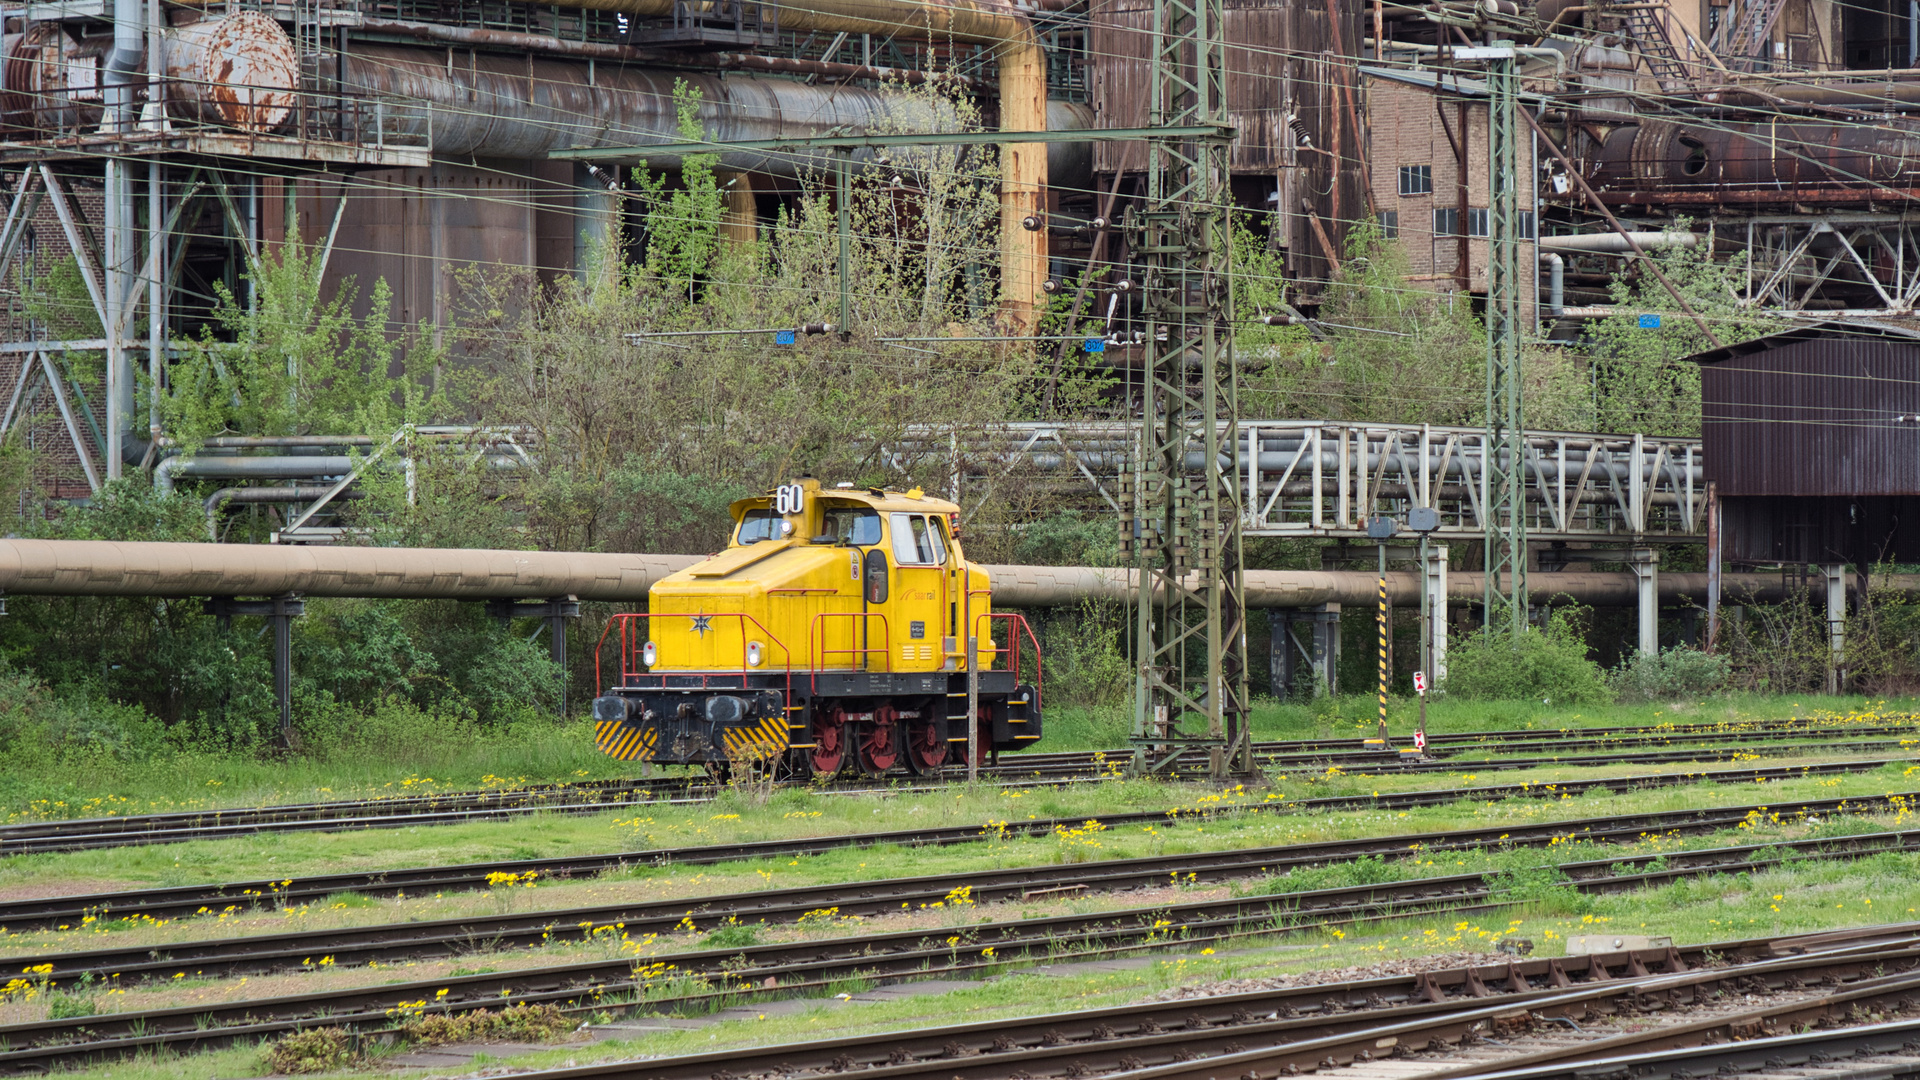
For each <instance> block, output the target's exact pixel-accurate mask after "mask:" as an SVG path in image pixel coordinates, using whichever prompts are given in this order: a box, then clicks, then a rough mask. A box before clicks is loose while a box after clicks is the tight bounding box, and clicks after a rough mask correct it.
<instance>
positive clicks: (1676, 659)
mask: <svg viewBox="0 0 1920 1080" xmlns="http://www.w3.org/2000/svg"><path fill="white" fill-rule="evenodd" d="M1732 671H1733V667H1732V665H1731V664H1729V663H1728V662H1727V658H1726V657H1724V656H1714V655H1712V654H1709V653H1704V652H1701V651H1700V650H1699V649H1689V648H1687V647H1686V646H1684V645H1677V646H1675V647H1673V648H1671V649H1668V650H1667V651H1665V652H1662V653H1649V654H1645V655H1636V656H1634V657H1633V658H1632V659H1630V660H1628V661H1627V662H1626V663H1624V664H1622V665H1620V667H1619V668H1618V669H1617V670H1615V671H1614V672H1613V674H1612V676H1611V677H1610V678H1609V679H1608V681H1609V682H1610V683H1611V684H1612V685H1613V692H1614V694H1615V696H1616V697H1617V698H1618V700H1620V701H1668V700H1672V699H1674V698H1684V697H1695V696H1698V695H1700V694H1711V693H1715V692H1717V691H1720V690H1724V689H1726V685H1727V677H1728V676H1729V675H1730V674H1732Z"/></svg>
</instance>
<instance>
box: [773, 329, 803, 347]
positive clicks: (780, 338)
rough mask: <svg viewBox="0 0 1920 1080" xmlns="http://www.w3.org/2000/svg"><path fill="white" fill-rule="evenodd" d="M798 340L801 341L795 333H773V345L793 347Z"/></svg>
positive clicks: (782, 331) (780, 331)
mask: <svg viewBox="0 0 1920 1080" xmlns="http://www.w3.org/2000/svg"><path fill="white" fill-rule="evenodd" d="M797 340H799V339H798V338H797V337H795V331H792V330H775V331H774V332H773V343H774V344H775V345H791V344H793V343H794V342H795V341H797Z"/></svg>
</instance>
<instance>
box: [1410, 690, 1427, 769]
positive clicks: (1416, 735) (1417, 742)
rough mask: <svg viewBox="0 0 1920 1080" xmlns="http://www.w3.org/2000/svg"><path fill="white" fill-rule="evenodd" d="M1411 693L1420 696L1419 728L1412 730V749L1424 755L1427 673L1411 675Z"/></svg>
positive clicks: (1425, 747)
mask: <svg viewBox="0 0 1920 1080" xmlns="http://www.w3.org/2000/svg"><path fill="white" fill-rule="evenodd" d="M1413 692H1414V693H1416V694H1418V695H1420V726H1419V727H1416V728H1414V729H1413V748H1414V749H1415V750H1418V751H1420V752H1421V753H1423V754H1424V753H1426V750H1427V673H1426V672H1424V671H1416V672H1414V673H1413Z"/></svg>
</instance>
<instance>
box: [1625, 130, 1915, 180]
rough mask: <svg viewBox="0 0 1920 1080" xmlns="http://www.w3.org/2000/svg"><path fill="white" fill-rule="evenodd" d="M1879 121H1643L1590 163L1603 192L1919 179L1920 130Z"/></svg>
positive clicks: (1626, 131)
mask: <svg viewBox="0 0 1920 1080" xmlns="http://www.w3.org/2000/svg"><path fill="white" fill-rule="evenodd" d="M1905 124H1906V122H1904V121H1899V120H1888V121H1884V122H1882V123H1879V124H1872V125H1867V124H1834V123H1814V122H1806V123H1778V122H1773V123H1764V124H1733V123H1722V124H1716V125H1715V126H1713V127H1686V126H1683V125H1680V124H1675V123H1671V122H1668V121H1664V120H1642V121H1641V122H1640V123H1639V125H1637V126H1634V127H1623V128H1618V129H1615V130H1614V131H1613V133H1612V134H1610V135H1608V136H1607V140H1606V142H1605V143H1604V144H1603V145H1602V146H1601V148H1600V152H1599V154H1598V155H1597V156H1596V161H1595V165H1594V174H1593V179H1594V186H1595V187H1597V188H1600V189H1601V190H1607V189H1613V190H1634V189H1647V190H1666V189H1670V188H1708V187H1721V186H1727V187H1741V188H1746V187H1756V186H1759V187H1781V188H1793V187H1807V186H1816V187H1821V186H1824V187H1859V186H1860V185H1862V184H1889V185H1894V186H1900V187H1911V186H1915V185H1916V184H1920V128H1914V127H1911V126H1904V125H1905Z"/></svg>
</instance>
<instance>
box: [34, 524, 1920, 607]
mask: <svg viewBox="0 0 1920 1080" xmlns="http://www.w3.org/2000/svg"><path fill="white" fill-rule="evenodd" d="M700 558H701V557H700V556H697V555H603V554H594V553H587V552H569V551H494V550H485V549H471V548H377V547H278V546H272V545H265V544H161V543H145V542H115V541H106V540H0V595H4V594H7V593H12V594H14V595H39V596H276V595H279V594H281V593H298V594H301V595H304V596H343V597H376V598H390V599H445V600H485V599H497V598H513V597H546V596H575V597H578V598H579V599H581V600H600V601H608V602H613V603H628V604H636V605H637V604H638V603H640V602H641V601H643V600H644V599H645V598H646V595H647V589H648V588H649V587H651V586H652V585H653V583H654V582H656V581H658V580H660V579H661V578H663V577H665V576H667V575H668V574H671V573H673V572H674V571H676V570H681V569H684V568H686V567H688V566H692V565H693V564H694V563H696V562H698V561H700ZM986 569H987V573H988V575H989V576H990V578H991V579H992V582H993V601H994V603H995V604H997V605H1000V606H1003V607H1060V606H1065V605H1071V604H1077V603H1079V602H1081V601H1083V600H1117V601H1124V600H1127V599H1130V598H1131V597H1132V596H1133V595H1134V588H1133V580H1134V579H1133V574H1132V572H1131V571H1128V570H1113V569H1099V568H1093V567H1079V566H992V565H990V566H988V567H987V568H986ZM1706 577H1707V576H1706V575H1705V574H1691V573H1689V574H1678V573H1674V574H1661V575H1660V595H1661V596H1662V597H1663V598H1666V599H1673V598H1676V597H1681V596H1689V597H1693V598H1695V599H1703V598H1704V597H1705V596H1706V589H1707V581H1706ZM1482 580H1483V579H1482V577H1481V575H1480V574H1477V573H1449V574H1448V575H1447V593H1448V595H1449V596H1450V597H1452V598H1454V599H1456V600H1477V599H1479V598H1480V597H1481V595H1482V589H1483V585H1482ZM1387 583H1388V593H1389V596H1390V597H1391V598H1392V601H1393V603H1394V604H1396V605H1399V606H1412V605H1415V604H1417V603H1419V592H1418V589H1419V586H1420V582H1419V576H1418V575H1416V574H1411V573H1398V572H1396V573H1390V574H1388V575H1387ZM1884 583H1885V584H1887V585H1890V586H1891V587H1893V588H1897V589H1900V590H1902V591H1905V592H1920V574H1898V575H1894V576H1893V577H1892V578H1891V579H1889V580H1887V581H1885V582H1884ZM1375 587H1376V579H1375V577H1374V575H1373V574H1371V573H1367V572H1364V571H1353V570H1348V571H1335V570H1250V571H1248V572H1247V576H1246V590H1247V605H1248V606H1249V607H1312V606H1316V605H1319V604H1353V605H1361V606H1365V605H1370V604H1372V603H1373V602H1374V597H1375V592H1374V590H1375ZM1528 587H1529V589H1530V591H1531V592H1532V594H1533V595H1534V596H1535V597H1538V598H1540V599H1550V598H1552V597H1557V596H1567V597H1570V598H1571V599H1574V600H1577V601H1580V602H1581V603H1586V604H1595V605H1606V606H1625V605H1630V604H1632V603H1634V602H1635V599H1636V598H1637V596H1638V595H1639V593H1638V584H1637V582H1636V580H1635V578H1634V577H1633V575H1632V574H1629V573H1618V574H1603V573H1591V572H1588V573H1536V574H1531V575H1529V577H1528ZM1819 587H1821V588H1824V587H1825V584H1824V582H1822V583H1819ZM1723 592H1724V594H1725V595H1726V596H1727V597H1728V598H1729V599H1732V600H1736V601H1741V600H1744V601H1756V602H1757V601H1770V600H1778V599H1781V598H1783V597H1785V596H1787V595H1788V587H1787V586H1786V585H1785V584H1783V582H1782V579H1781V576H1780V575H1778V574H1728V575H1725V578H1724V584H1723Z"/></svg>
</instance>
